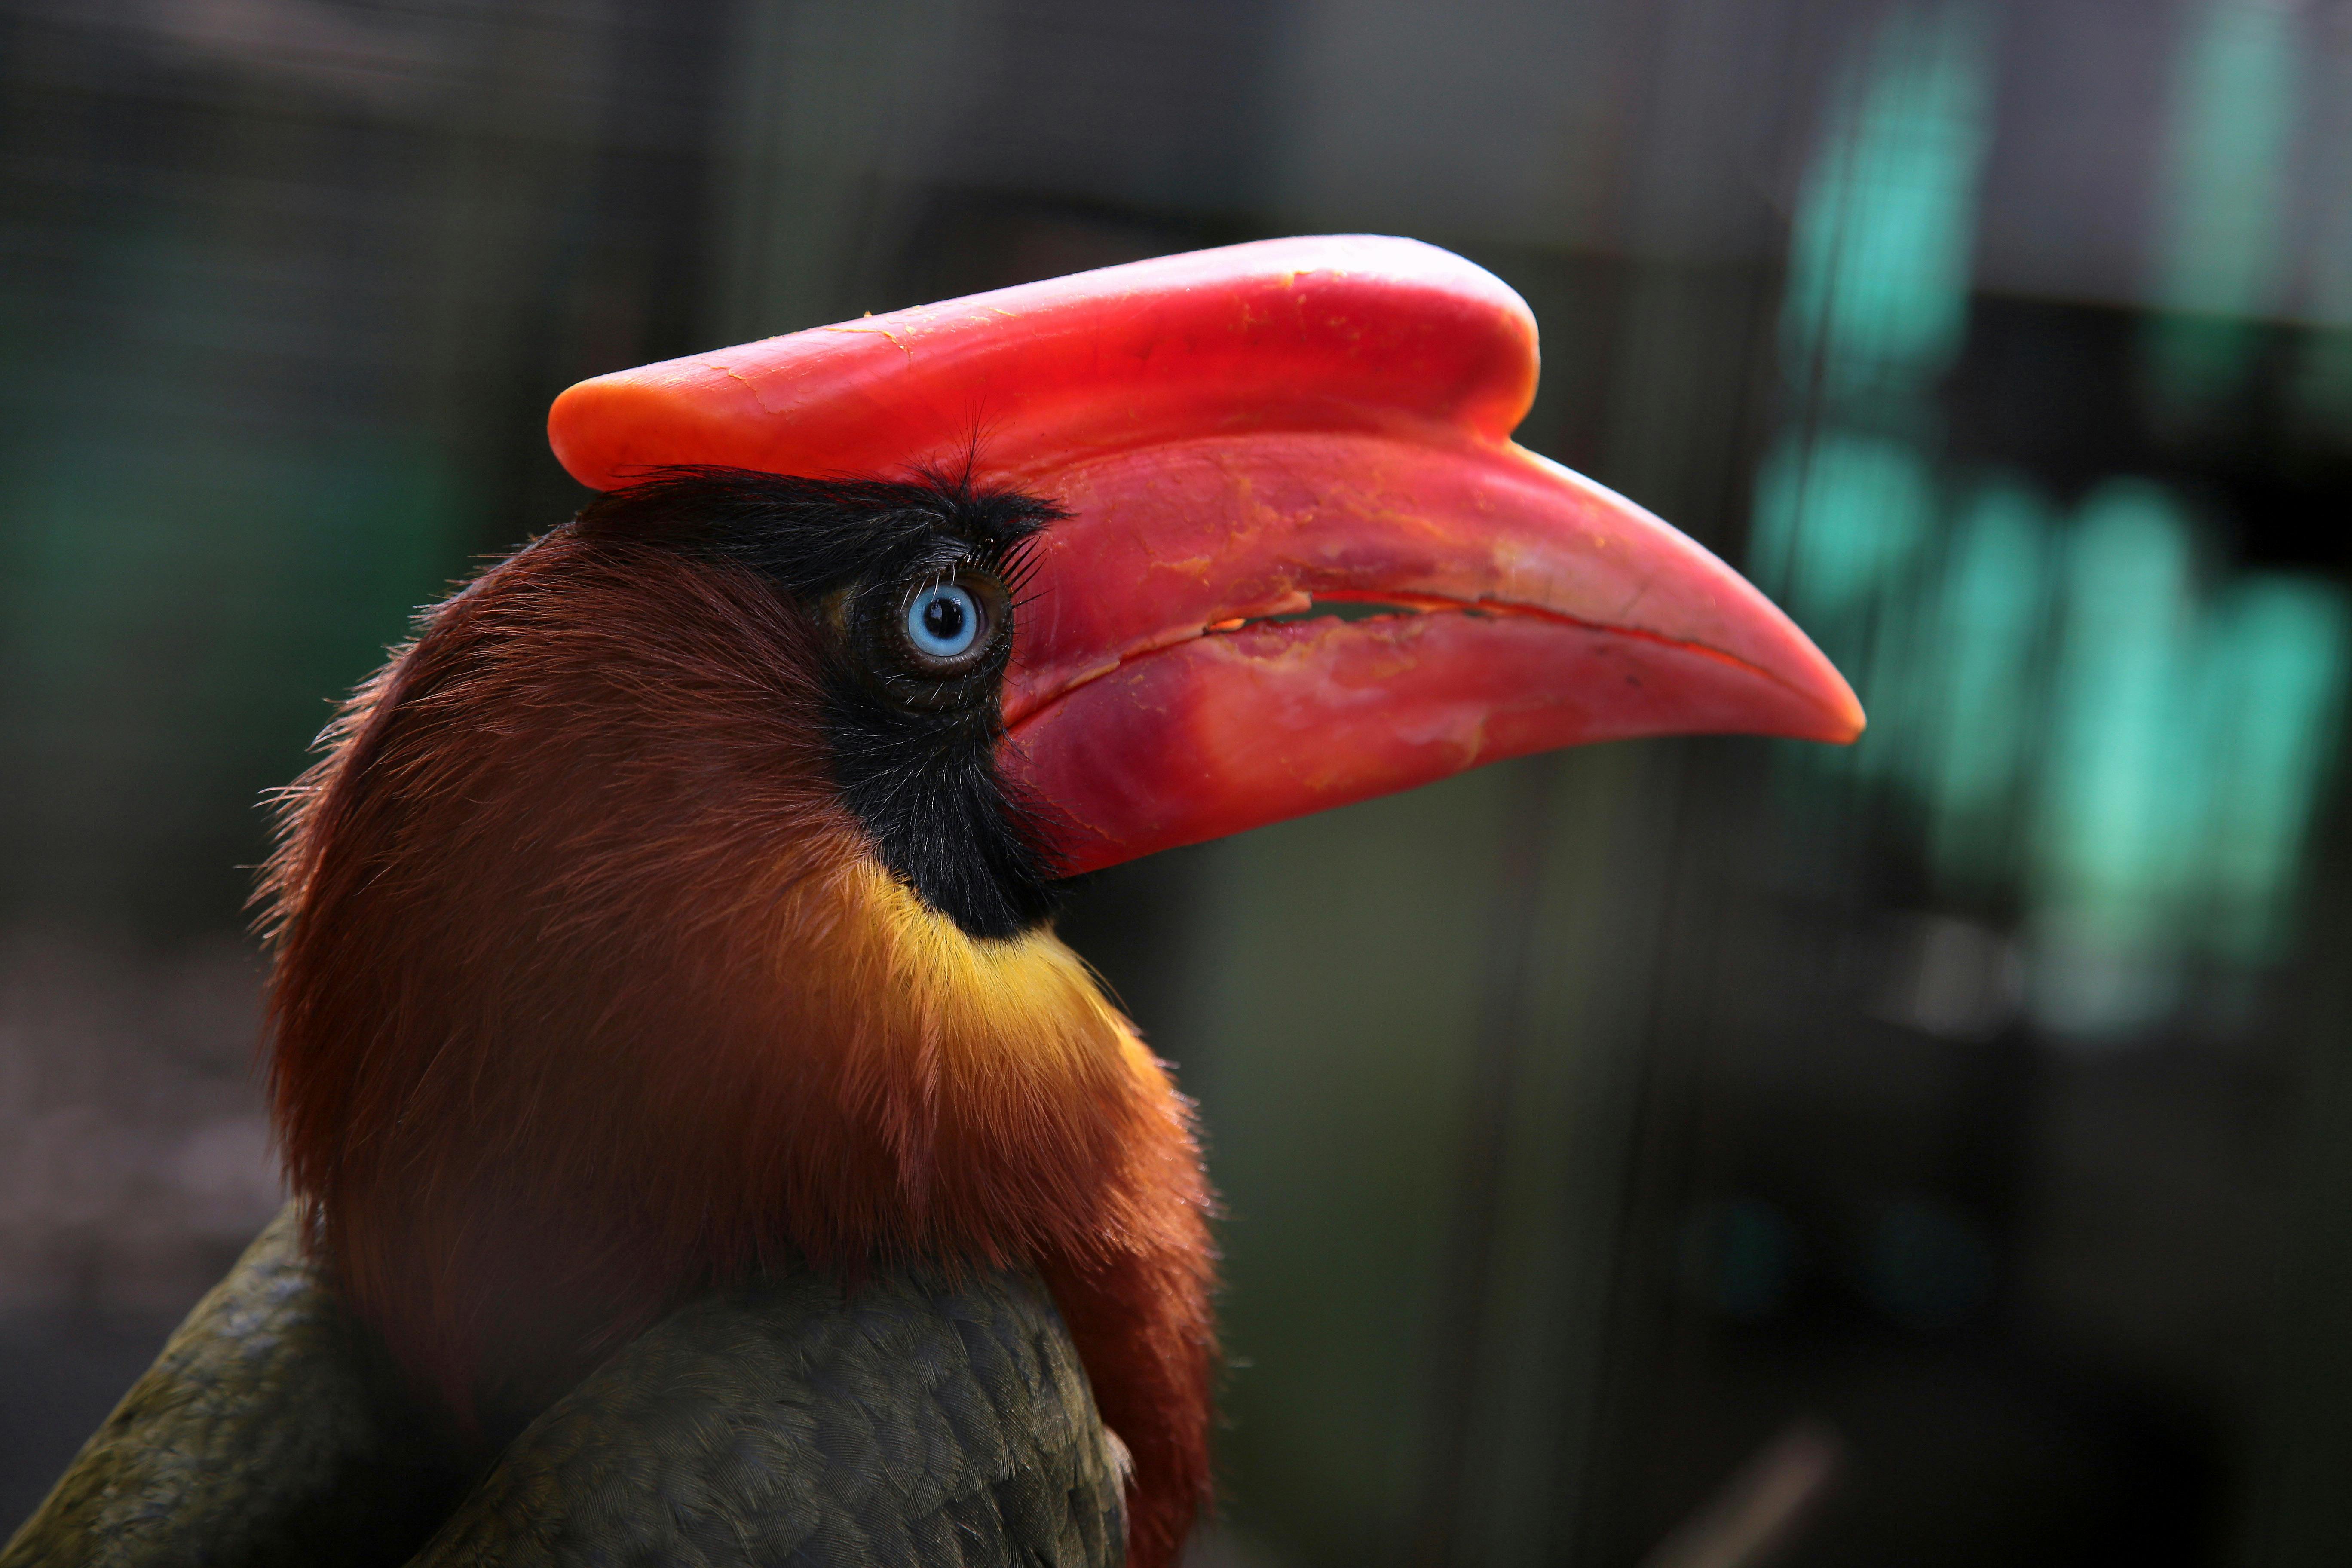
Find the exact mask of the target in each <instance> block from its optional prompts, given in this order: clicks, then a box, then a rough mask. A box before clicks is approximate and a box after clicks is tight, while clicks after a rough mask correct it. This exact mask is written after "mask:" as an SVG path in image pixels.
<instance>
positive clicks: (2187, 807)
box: [2033, 479, 2211, 1008]
mask: <svg viewBox="0 0 2352 1568" xmlns="http://www.w3.org/2000/svg"><path fill="white" fill-rule="evenodd" d="M2194 564H2195V563H2194V551H2193V542H2192V531H2191V525H2190V522H2189V518H2188V516H2187V515H2186V514H2185V512H2184V511H2183V510H2182V509H2181V507H2180V506H2179V503H2178V502H2177V501H2176V500H2174V499H2173V498H2172V496H2171V495H2170V493H2169V492H2168V491H2166V490H2165V489H2162V488H2160V487H2158V486H2156V485H2153V484H2148V483H2146V482H2143V481H2139V480H2131V479H2125V480H2116V481H2114V482H2112V483H2110V484H2108V485H2107V486H2106V487H2105V488H2104V489H2101V490H2100V491H2099V492H2098V493H2096V494H2095V495H2094V496H2092V497H2091V499H2090V500H2087V501H2086V502H2085V503H2084V509H2083V515H2082V518H2081V520H2080V521H2078V522H2077V523H2076V525H2075V527H2074V535H2073V537H2072V538H2071V539H2070V540H2068V541H2067V542H2066V545H2065V548H2064V564H2063V568H2062V574H2063V575H2062V579H2061V582H2062V593H2063V605H2061V608H2060V619H2059V630H2058V651H2057V658H2056V661H2055V664H2054V668H2053V670H2052V672H2051V679H2050V720H2049V728H2048V732H2047V741H2046V742H2045V751H2044V754H2043V756H2042V770H2041V779H2040V787H2039V789H2038V791H2037V794H2038V795H2039V799H2038V800H2037V802H2036V803H2035V805H2036V806H2037V808H2038V820H2037V821H2036V823H2035V833H2034V843H2035V855H2034V861H2035V864H2034V868H2033V883H2034V888H2033V891H2034V894H2035V902H2036V905H2037V923H2038V924H2040V925H2041V926H2042V928H2043V929H2042V936H2043V937H2044V938H2045V939H2046V940H2047V941H2049V942H2053V943H2056V944H2059V945H2061V946H2063V947H2064V948H2065V949H2066V950H2067V951H2068V952H2070V953H2074V954H2080V955H2090V956H2101V957H2103V956H2105V955H2116V954H2125V953H2134V952H2144V951H2147V950H2148V949H2150V948H2152V947H2155V946H2158V945H2159V944H2161V943H2162V942H2164V941H2165V940H2166V939H2167V938H2168V937H2169V936H2170V935H2171V933H2172V932H2173V931H2175V930H2176V929H2177V928H2178V926H2179V912H2180V908H2179V907H2180V900H2181V894H2182V891H2183V884H2184V881H2185V879H2186V876H2187V874H2188V873H2189V871H2191V870H2192V869H2193V868H2194V864H2195V847H2194V843H2193V836H2194V835H2195V833H2196V831H2197V828H2198V826H2200V818H2201V814H2202V807H2203V804H2204V795H2203V791H2204V784H2205V770H2206V769H2207V767H2208V766H2209V764H2210V761H2211V756H2210V750H2209V749H2208V747H2207V746H2206V745H2205V743H2204V737H2203V736H2201V735H2200V734H2199V733H2198V732H2197V731H2198V725H2197V722H2196V720H2197V710H2196V709H2197V705H2196V703H2195V701H2194V700H2193V699H2194V694H2195V690H2196V688H2195V685H2194V683H2193V679H2192V678H2193V676H2194V674H2195V673H2196V666H2195V660H2196V655H2197V652H2198V649H2197V647H2196V641H2197V638H2196V633H2197V623H2196V600H2195V583H2194V577H2193V573H2194ZM2083 1005H2084V1007H2085V1008H2088V1007H2089V1006H2090V1003H2089V1002H2087V1001H2085V1002H2084V1004H2083Z"/></svg>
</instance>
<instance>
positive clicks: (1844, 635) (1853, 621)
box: [1751, 427, 1941, 664]
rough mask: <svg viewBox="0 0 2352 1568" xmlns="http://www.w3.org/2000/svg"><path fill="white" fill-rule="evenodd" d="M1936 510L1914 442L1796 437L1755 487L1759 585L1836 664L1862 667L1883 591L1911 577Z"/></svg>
mask: <svg viewBox="0 0 2352 1568" xmlns="http://www.w3.org/2000/svg"><path fill="white" fill-rule="evenodd" d="M1940 504H1941V503H1940V501H1939V499H1938V497H1937V478H1936V474H1935V471H1934V470H1933V468H1930V466H1929V464H1928V461H1927V456H1926V454H1924V453H1923V452H1921V451H1920V450H1919V448H1918V447H1917V446H1916V444H1914V443H1912V442H1909V441H1905V440H1897V439H1893V438H1889V437H1879V436H1868V435H1861V434H1856V433H1854V432H1851V431H1846V430H1840V429H1836V428H1834V427H1832V428H1827V429H1823V430H1822V431H1820V432H1819V433H1817V434H1815V435H1812V436H1811V437H1805V436H1803V435H1801V434H1796V435H1792V436H1791V437H1789V438H1786V439H1784V440H1783V441H1782V442H1781V443H1780V446H1779V447H1777V448H1776V449H1775V450H1774V451H1773V453H1772V455H1771V457H1770V458H1769V459H1767V460H1766V462H1765V465H1764V469H1763V472H1762V473H1761V474H1760V475H1759V478H1758V480H1757V487H1756V521H1755V526H1754V530H1753V534H1752V538H1753V544H1752V546H1751V554H1752V556H1753V558H1754V560H1755V563H1756V565H1757V571H1758V575H1759V577H1760V578H1761V579H1762V580H1764V581H1765V582H1767V583H1769V584H1771V586H1772V587H1773V588H1774V589H1775V590H1776V591H1777V592H1779V593H1780V595H1782V596H1783V597H1784V598H1785V599H1786V600H1787V601H1788V602H1789V604H1790V606H1791V608H1792V609H1793V610H1795V611H1796V612H1797V616H1798V618H1799V619H1800V620H1801V622H1802V623H1803V624H1804V626H1806V628H1807V629H1808V630H1809V631H1810V632H1811V634H1812V636H1813V638H1814V640H1816V641H1817V642H1819V643H1820V644H1821V645H1822V648H1823V650H1824V651H1826V652H1827V653H1828V654H1829V655H1830V657H1831V658H1833V659H1837V660H1839V661H1840V662H1841V663H1842V664H1843V663H1845V662H1848V661H1851V660H1853V659H1856V658H1860V657H1862V656H1863V655H1864V653H1865V652H1866V650H1867V648H1868V647H1869V642H1868V637H1869V629H1870V620H1871V616H1872V613H1873V611H1874V609H1875V607H1876V606H1877V604H1878V602H1879V599H1880V598H1881V596H1882V595H1881V589H1882V588H1883V587H1884V585H1885V584H1887V583H1889V582H1892V581H1894V580H1895V579H1897V578H1899V577H1901V576H1903V575H1904V574H1906V572H1908V571H1909V570H1910V568H1911V567H1912V565H1913V563H1914V562H1915V560H1916V557H1917V555H1918V553H1919V550H1920V547H1921V546H1922V545H1924V544H1925V543H1926V542H1927V541H1928V540H1929V539H1930V538H1932V537H1933V535H1934V531H1935V524H1936V512H1937V507H1938V506H1939V505H1940Z"/></svg>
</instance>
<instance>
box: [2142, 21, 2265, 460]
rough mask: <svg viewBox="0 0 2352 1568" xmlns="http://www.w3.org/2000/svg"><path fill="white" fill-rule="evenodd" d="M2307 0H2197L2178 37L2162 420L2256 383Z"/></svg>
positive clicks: (2150, 341)
mask: <svg viewBox="0 0 2352 1568" xmlns="http://www.w3.org/2000/svg"><path fill="white" fill-rule="evenodd" d="M2300 10H2301V7H2300V6H2299V5H2296V4H2294V0H2198V4H2196V5H2191V6H2190V7H2189V9H2188V11H2187V12H2186V13H2185V14H2184V22H2183V26H2182V29H2181V33H2180V36H2179V42H2178V44H2177V46H2176V47H2177V49H2178V65H2177V68H2176V71H2175V78H2174V85H2173V108H2172V115H2171V123H2172V140H2171V144H2170V147H2169V149H2168V161H2167V168H2166V174H2167V179H2166V182H2165V191H2164V195H2165V206H2164V208H2163V213H2162V239H2161V241H2160V244H2159V247H2158V253H2157V276H2156V284H2155V289H2154V294H2155V302H2156V303H2157V305H2158V310H2159V311H2160V313H2159V314H2158V315H2156V316H2154V317H2152V318H2151V319H2150V321H2149V322H2148V327H2147V344H2146V352H2147V394H2148V397H2149V400H2150V408H2151V411H2152V412H2153V413H2154V415H2155V416H2156V417H2157V418H2158V420H2159V421H2160V422H2162V423H2164V424H2167V425H2170V426H2176V427H2179V426H2194V425H2195V424H2197V423H2199V422H2200V421H2204V420H2210V418H2212V417H2213V416H2215V415H2216V414H2217V413H2219V412H2220V411H2221V409H2222V408H2224V407H2225V406H2226V405H2228V404H2229V403H2230V402H2231V400H2232V398H2233V397H2235V396H2236V395H2238V394H2239V393H2240V392H2241V391H2242V388H2243V387H2244V384H2245V380H2246V377H2247V375H2248V374H2249V373H2250V371H2251V370H2252V365H2253V360H2254V356H2255V354H2256V353H2258V352H2259V350H2260V347H2261V343H2262V333H2261V329H2260V325H2259V323H2260V322H2261V321H2262V320H2263V319H2264V318H2267V317H2270V316H2272V315H2273V314H2274V313H2275V312H2276V310H2278V308H2279V305H2280V303H2281V300H2280V298H2279V294H2280V288H2281V284H2282V282H2283V281H2284V268H2283V265H2282V263H2283V260H2284V248H2283V247H2282V245H2281V239H2282V231H2281V221H2282V218H2283V216H2284V213H2283V207H2284V199H2285V195H2286V189H2287V178H2286V177H2287V163H2286V160H2287V154H2288V153H2289V151H2290V142H2291V139H2292V137H2293V134H2294V128H2295V123H2296V120H2297V116H2298V105H2297V98H2298V93H2297V89H2298V88H2299V86H2300V85H2301V83H2300V79H2299V76H2298V73H2297V70H2296V64H2297V59H2298V55H2299V53H2300V49H2301V44H2300V41H2299V38H2298V36H2297V35H2298V33H2299V32H2300V30H2301V29H2300V24H2301V16H2300V14H2299V13H2300Z"/></svg>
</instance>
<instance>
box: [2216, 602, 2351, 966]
mask: <svg viewBox="0 0 2352 1568" xmlns="http://www.w3.org/2000/svg"><path fill="white" fill-rule="evenodd" d="M2347 665H2352V604H2347V597H2346V595H2345V593H2344V591H2343V589H2341V588H2339V587H2337V586H2336V584H2330V583H2323V582H2320V581H2318V580H2316V579H2313V578H2308V577H2291V576H2286V575H2284V574H2260V575H2253V576H2248V577H2245V578H2242V579H2241V580H2240V581H2239V582H2238V583H2236V584H2233V585H2232V586H2231V588H2230V589H2229V591H2228V592H2227V593H2226V594H2225V595H2223V596H2222V598H2221V602H2220V603H2219V604H2218V605H2216V606H2215V609H2214V613H2213V617H2212V626H2211V629H2210V634H2209V644H2208V652H2207V663H2206V668H2205V670H2204V672H2203V695H2204V705H2205V712H2204V714H2203V715H2202V717H2203V720H2204V724H2203V734H2202V736H2201V737H2200V740H2201V742H2202V743H2203V744H2204V745H2205V746H2206V747H2208V748H2209V749H2210V756H2211V758H2212V769H2213V776H2212V780H2211V787H2210V794H2209V796H2208V799H2207V803H2206V821H2205V823H2204V824H2203V828H2204V836H2203V837H2204V843H2203V850H2204V860H2203V865H2202V867H2201V868H2200V869H2201V871H2202V877H2201V879H2200V881H2201V884H2202V889H2203V895H2204V896H2203V900H2202V901H2201V903H2200V907H2198V908H2195V909H2192V910H2190V911H2189V914H2190V918H2191V927H2190V929H2191V931H2192V932H2193V933H2194V934H2195V935H2196V936H2197V938H2198V939H2199V940H2200V942H2202V944H2203V945H2204V946H2205V947H2206V949H2207V950H2208V952H2210V953H2211V955H2212V956H2214V957H2217V958H2221V959H2223V960H2226V961H2229V962H2232V963H2272V962H2274V961H2276V960H2277V959H2280V958H2282V957H2284V955H2285V952H2284V950H2285V947H2286V941H2287V938H2288V936H2289V935H2290V933H2291V926H2292V916H2293V912H2294V911H2293V907H2292V906H2293V900H2294V893H2295V890H2296V889H2297V886H2298V884H2299V882H2300V880H2301V879H2300V877H2299V875H2298V870H2299V868H2300V864H2301V861H2302V858H2303V850H2304V845H2305V840H2306V838H2307V837H2308V833H2309V829H2310V826H2311V816H2312V813H2313V809H2314V807H2315V805H2316V803H2317V802H2318V801H2319V800H2320V799H2321V798H2323V792H2324V791H2325V789H2326V786H2327V784H2328V782H2329V781H2328V777H2327V772H2328V767H2329V763H2331V762H2332V761H2333V752H2334V750H2335V744H2334V742H2335V740H2336V733H2337V728H2338V726H2339V724H2340V723H2341V721H2342V716H2343V708H2344V687H2345V675H2346V670H2347Z"/></svg>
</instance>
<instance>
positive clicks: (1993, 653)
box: [1916, 480, 2053, 892]
mask: <svg viewBox="0 0 2352 1568" xmlns="http://www.w3.org/2000/svg"><path fill="white" fill-rule="evenodd" d="M2052 535H2053V517H2052V509H2051V507H2050V505H2049V503H2048V502H2047V501H2046V500H2043V499H2042V496H2041V494H2040V493H2039V492H2038V491H2036V490H2034V489H2032V488H2030V487H2028V486H2026V485H2024V484H2022V483H2020V482H2017V481H2015V480H1999V481H1995V482H1992V483H1989V484H1987V485H1985V486H1984V487H1982V488H1981V489H1979V490H1978V491H1977V492H1976V493H1975V494H1974V495H1972V496H1970V497H1969V498H1968V499H1967V500H1966V501H1965V502H1964V503H1963V504H1962V505H1961V506H1959V507H1958V509H1957V513H1956V516H1955V517H1954V520H1953V527H1952V536H1951V540H1950V543H1949V546H1948V552H1947V555H1946V559H1945V563H1944V572H1943V578H1942V582H1941V585H1940V592H1939V594H1938V595H1937V603H1936V605H1935V606H1934V609H1933V612H1932V614H1931V616H1929V617H1928V620H1927V625H1928V626H1929V627H1930V628H1931V629H1930V632H1929V642H1928V645H1927V647H1923V648H1922V649H1920V650H1919V651H1920V657H1921V660H1922V663H1923V665H1925V666H1926V667H1927V668H1925V669H1924V670H1923V672H1922V680H1921V684H1922V685H1923V686H1925V685H1927V684H1928V683H1929V682H1930V681H1932V682H1933V684H1934V689H1935V695H1936V700H1935V701H1934V702H1933V704H1932V705H1931V706H1930V707H1929V716H1928V718H1927V721H1926V722H1925V723H1924V724H1923V726H1922V733H1921V735H1920V737H1919V739H1920V742H1921V743H1920V745H1919V748H1918V757H1917V765H1916V776H1917V779H1918V782H1919V784H1920V786H1921V789H1922V793H1923V794H1924V795H1925V796H1926V798H1927V801H1928V802H1929V805H1930V811H1929V818H1928V852H1929V856H1930V858H1931V861H1932V863H1933V865H1934V868H1935V871H1936V877H1937V881H1938V882H1939V883H1940V884H1942V885H1943V886H1946V887H1948V888H1958V889H1962V890H1965V891H1968V892H1980V891H1982V890H1984V889H1986V888H1987V887H1989V886H1991V885H1994V884H1996V883H1998V882H2000V880H2003V879H2006V878H2008V877H2010V876H2012V875H2014V874H2015V872H2016V871H2017V870H2018V869H2020V867H2019V865H2018V863H2017V857H2016V855H2015V853H2014V845H2013V843H2012V838H2013V834H2012V827H2013V825H2014V823H2015V822H2016V820H2017V815H2018V806H2019V801H2018V789H2019V784H2020V781H2021V779H2022V778H2023V777H2024V773H2025V768H2026V764H2027V762H2028V758H2029V752H2030V750H2031V748H2032V743H2033V739H2034V735H2035V731H2036V729H2037V726H2038V724H2039V721H2040V719H2041V711H2040V709H2041V702H2040V698H2041V694H2042V693H2041V680H2040V676H2041V669H2042V666H2041V660H2040V658H2039V656H2040V653H2041V645H2042V642H2043V641H2044V627H2045V626H2047V624H2048V621H2049V616H2050V595H2051V583H2050V577H2051V567H2052V561H2051V556H2052V549H2051V541H2052Z"/></svg>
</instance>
